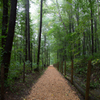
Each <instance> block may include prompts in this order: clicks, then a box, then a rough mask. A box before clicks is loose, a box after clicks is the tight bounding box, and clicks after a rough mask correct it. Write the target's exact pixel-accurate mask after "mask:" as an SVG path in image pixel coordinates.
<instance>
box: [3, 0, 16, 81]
mask: <svg viewBox="0 0 100 100" xmlns="http://www.w3.org/2000/svg"><path fill="white" fill-rule="evenodd" d="M16 7H17V0H11V11H10V19H9V27H8V34H7V40H6V44H5V48H4V55H3V61H2V63H3V64H4V66H5V68H4V72H5V80H6V79H7V76H8V71H9V65H10V57H11V51H12V43H13V37H14V30H15V21H16Z"/></svg>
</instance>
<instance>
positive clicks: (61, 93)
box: [25, 66, 84, 100]
mask: <svg viewBox="0 0 100 100" xmlns="http://www.w3.org/2000/svg"><path fill="white" fill-rule="evenodd" d="M25 100H84V99H83V98H82V96H81V95H80V94H79V92H78V91H77V90H76V89H75V87H74V86H72V85H71V84H70V83H69V82H68V81H67V80H66V79H65V78H64V77H63V76H62V75H61V74H60V73H59V72H58V71H57V70H56V69H55V68H54V67H53V66H49V67H48V68H47V70H46V71H45V72H44V74H43V75H42V76H41V77H40V78H39V79H38V81H37V83H36V84H35V85H34V86H33V87H32V89H31V91H30V94H29V95H28V96H27V97H26V99H25Z"/></svg>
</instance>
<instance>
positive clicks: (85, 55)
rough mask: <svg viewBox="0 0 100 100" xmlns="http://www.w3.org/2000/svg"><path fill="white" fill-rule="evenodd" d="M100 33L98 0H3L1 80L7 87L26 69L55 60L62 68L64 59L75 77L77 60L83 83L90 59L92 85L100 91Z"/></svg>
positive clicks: (42, 66) (0, 13)
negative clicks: (72, 62)
mask: <svg viewBox="0 0 100 100" xmlns="http://www.w3.org/2000/svg"><path fill="white" fill-rule="evenodd" d="M99 32H100V1H99V0H0V72H1V76H0V77H1V79H0V83H2V82H3V81H4V84H5V85H4V86H5V87H8V86H9V85H11V84H13V83H14V81H15V80H16V79H18V78H19V77H21V75H22V74H23V69H24V71H25V73H34V72H35V71H38V72H39V71H42V70H44V69H45V68H46V67H47V66H49V65H50V64H56V63H59V68H60V69H61V67H63V68H64V64H65V63H64V62H66V69H65V70H66V74H67V75H69V76H70V65H71V60H73V61H74V76H75V77H79V79H80V80H81V82H82V83H80V84H81V86H83V88H84V87H85V86H84V83H85V82H86V73H87V64H88V61H89V60H91V64H92V72H91V83H90V87H91V89H94V90H95V89H98V90H99V91H100V84H99V83H100V77H99V76H100V46H99V43H100V39H99V38H100V34H99ZM23 66H24V67H23ZM2 78H3V79H2ZM76 79H77V78H76ZM24 81H25V80H24ZM2 84H3V83H2ZM2 84H0V87H1V85H2ZM91 91H92V90H91ZM95 91H96V90H95ZM95 91H93V93H94V92H95ZM95 93H96V94H98V93H97V92H95ZM98 97H100V95H99V96H98Z"/></svg>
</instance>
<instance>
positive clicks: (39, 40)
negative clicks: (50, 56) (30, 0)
mask: <svg viewBox="0 0 100 100" xmlns="http://www.w3.org/2000/svg"><path fill="white" fill-rule="evenodd" d="M42 5H43V0H41V6H40V29H39V38H38V54H37V71H39V60H40V44H41V31H42Z"/></svg>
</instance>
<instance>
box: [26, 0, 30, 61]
mask: <svg viewBox="0 0 100 100" xmlns="http://www.w3.org/2000/svg"><path fill="white" fill-rule="evenodd" d="M26 9H27V35H28V60H29V61H30V62H31V60H30V25H29V0H27V4H26Z"/></svg>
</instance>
